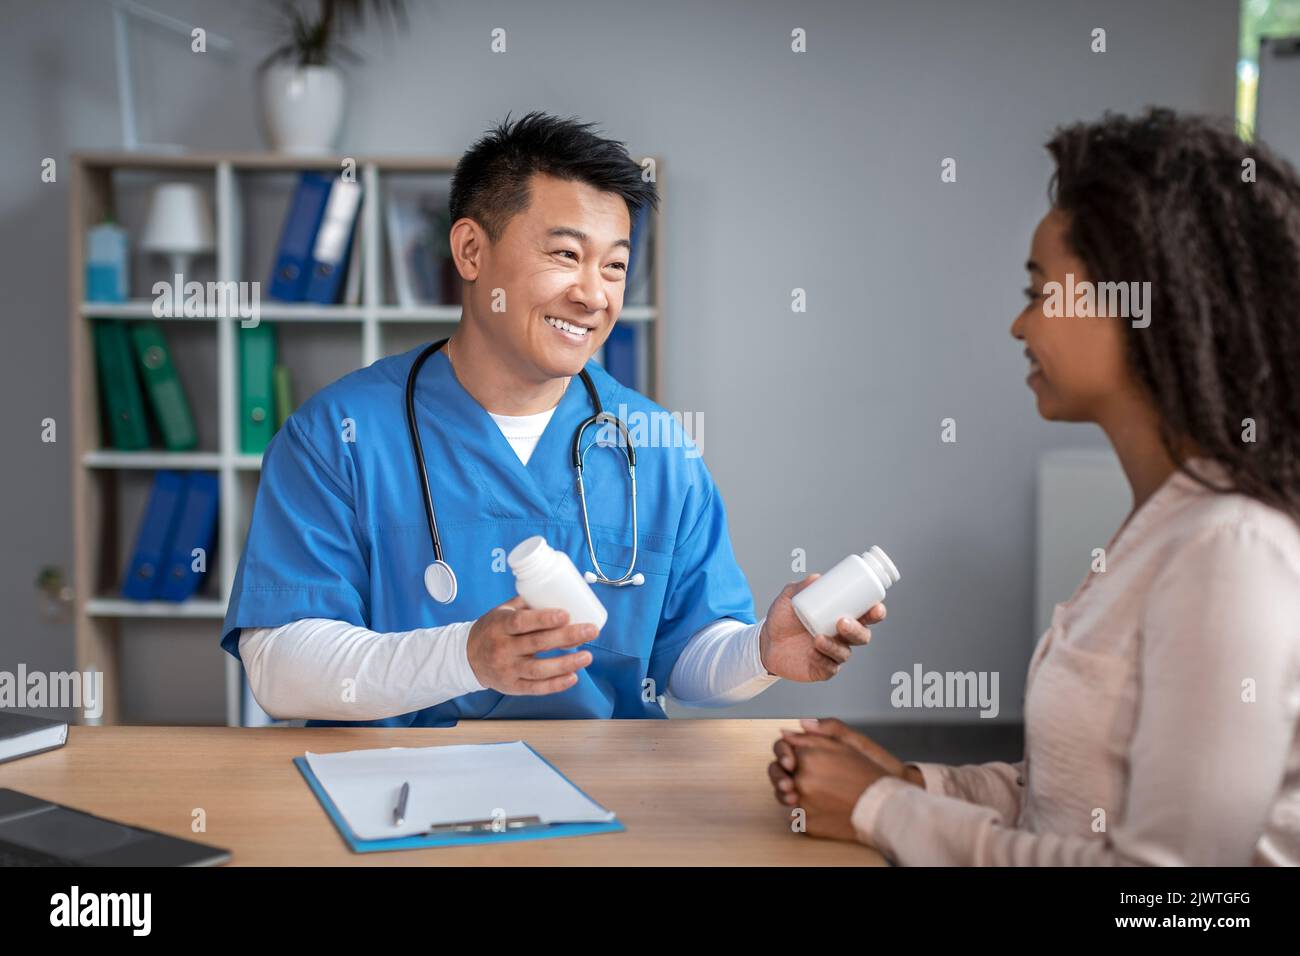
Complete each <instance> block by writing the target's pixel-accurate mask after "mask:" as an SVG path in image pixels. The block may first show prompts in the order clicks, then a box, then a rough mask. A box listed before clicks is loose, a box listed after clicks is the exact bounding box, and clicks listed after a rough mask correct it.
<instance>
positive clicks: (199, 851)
mask: <svg viewBox="0 0 1300 956" xmlns="http://www.w3.org/2000/svg"><path fill="white" fill-rule="evenodd" d="M229 860H230V851H229V850H222V849H220V848H219V847H215V846H207V845H205V844H203V843H193V842H191V841H190V840H181V839H179V838H177V837H173V836H168V835H167V834H165V833H157V832H155V831H153V830H143V829H141V828H139V827H131V826H126V825H125V824H122V823H115V822H113V821H112V820H106V819H104V818H103V817H97V816H95V815H93V814H90V813H82V812H81V811H80V810H73V809H72V808H71V807H65V806H63V805H61V804H58V803H50V802H49V801H48V800H41V799H40V798H38V797H33V796H29V795H28V794H25V793H19V792H18V791H17V790H9V789H6V788H3V787H0V866H217V865H218V864H221V863H226V862H228V861H229Z"/></svg>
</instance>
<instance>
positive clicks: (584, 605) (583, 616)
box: [506, 534, 609, 628]
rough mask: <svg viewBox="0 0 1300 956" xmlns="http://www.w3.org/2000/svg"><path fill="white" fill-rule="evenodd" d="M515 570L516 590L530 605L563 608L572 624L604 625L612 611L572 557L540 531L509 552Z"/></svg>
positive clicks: (508, 559) (508, 558) (507, 561)
mask: <svg viewBox="0 0 1300 956" xmlns="http://www.w3.org/2000/svg"><path fill="white" fill-rule="evenodd" d="M506 563H507V564H508V565H510V570H511V571H513V572H514V573H515V590H517V591H518V592H519V596H520V597H521V598H523V599H524V601H526V602H527V604H528V606H529V607H531V608H551V607H558V608H563V609H564V610H566V611H568V612H569V623H570V624H595V625H596V627H597V628H602V627H604V626H605V620H606V619H607V618H608V617H609V612H608V611H606V610H605V605H603V604H601V603H600V598H598V597H596V592H595V591H593V590H592V589H591V585H590V584H588V583H587V582H586V581H584V580H583V579H582V575H581V574H580V573H579V572H578V569H577V568H576V567H575V566H574V564H573V561H572V559H570V557H569V556H568V555H567V554H565V553H564V552H563V551H556V550H555V549H554V548H552V547H551V546H550V545H549V544H547V543H546V539H545V538H543V537H542V536H541V535H540V534H537V535H533V536H532V537H531V538H525V539H524V540H523V541H520V542H519V543H518V544H517V545H515V547H514V549H513V550H512V551H511V552H510V553H509V554H508V555H506Z"/></svg>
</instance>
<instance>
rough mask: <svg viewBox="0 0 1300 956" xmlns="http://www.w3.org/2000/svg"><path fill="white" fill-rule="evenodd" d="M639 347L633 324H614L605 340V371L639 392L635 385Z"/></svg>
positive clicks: (637, 373)
mask: <svg viewBox="0 0 1300 956" xmlns="http://www.w3.org/2000/svg"><path fill="white" fill-rule="evenodd" d="M639 353H640V345H639V343H638V341H637V326H636V325H635V324H634V323H623V322H616V323H615V324H614V327H613V328H612V329H610V330H609V338H607V339H605V360H604V361H603V362H602V363H601V364H602V365H603V366H604V367H605V371H606V372H608V373H609V374H610V375H612V376H614V378H615V379H616V380H617V381H619V382H622V383H623V384H624V385H626V386H627V387H628V388H630V389H634V390H636V391H640V385H638V384H637V379H638V377H639V371H640V365H641V361H640V354H639Z"/></svg>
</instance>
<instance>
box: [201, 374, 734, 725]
mask: <svg viewBox="0 0 1300 956" xmlns="http://www.w3.org/2000/svg"><path fill="white" fill-rule="evenodd" d="M419 352H420V349H413V350H411V351H410V352H407V353H405V354H403V355H396V356H393V357H390V358H386V359H382V360H380V361H378V362H376V363H375V364H374V365H371V366H370V367H369V368H364V369H361V370H359V371H356V372H353V373H352V374H350V375H348V376H346V377H344V378H342V379H340V380H339V381H337V382H335V383H334V384H333V385H330V386H328V387H327V388H325V389H323V390H322V391H320V392H318V393H317V394H316V395H315V396H313V397H312V398H311V399H310V400H309V401H307V402H306V403H305V404H304V405H303V406H302V407H301V408H300V409H298V411H296V412H295V413H294V414H293V415H292V416H291V417H290V418H289V419H288V421H287V422H285V424H284V427H283V428H281V429H280V431H279V433H278V434H276V436H275V438H274V439H273V440H272V441H271V443H270V445H269V446H268V447H267V450H266V454H265V456H264V457H263V460H262V476H261V483H260V485H259V487H258V491H257V500H256V503H255V505H254V508H253V518H252V525H251V527H250V528H249V532H248V541H247V543H246V545H245V547H244V554H243V557H242V558H241V560H240V563H239V571H238V573H237V575H236V576H235V582H234V587H233V589H232V593H231V599H230V605H229V609H228V611H227V613H226V620H225V624H224V626H223V628H222V638H221V646H222V647H224V648H225V649H226V650H227V651H228V652H229V653H231V654H233V655H234V656H235V657H236V658H238V657H239V630H240V628H244V627H277V626H279V625H282V624H288V623H290V622H292V621H296V620H300V619H303V618H329V619H333V620H340V621H347V622H349V623H350V624H354V625H358V626H361V627H366V628H369V629H371V630H373V631H379V632H393V631H409V630H413V629H415V628H422V627H437V626H440V625H443V624H451V623H455V622H457V621H472V620H475V619H477V618H478V617H480V616H481V615H482V614H484V613H485V612H487V611H489V610H491V609H492V608H493V607H496V606H497V605H498V604H501V603H502V602H504V601H508V600H509V599H510V598H512V597H514V596H515V593H516V592H515V584H514V575H513V574H512V573H511V571H510V569H509V567H508V566H507V565H506V562H505V556H506V555H507V554H508V553H509V552H510V549H511V548H513V547H514V546H515V545H516V544H518V543H519V542H520V541H522V540H524V538H527V537H529V536H530V535H535V534H540V535H544V536H545V537H546V540H547V541H548V542H550V544H551V546H552V547H554V548H556V549H557V550H562V551H564V552H566V553H567V554H568V555H569V557H570V558H572V559H573V562H574V564H575V565H576V566H577V567H578V569H579V570H580V571H587V570H591V559H590V557H589V556H588V554H587V544H586V537H585V535H584V534H583V527H582V513H581V509H580V505H579V500H578V492H577V483H576V481H575V473H574V470H573V462H572V447H573V436H574V432H575V430H576V429H577V427H578V425H579V424H580V423H581V422H582V421H584V420H585V419H587V418H588V417H590V416H591V415H592V414H593V409H592V407H591V399H590V397H589V396H588V394H587V390H586V389H585V388H584V387H583V384H582V381H581V379H580V378H578V377H577V376H574V377H573V378H572V379H571V380H570V382H569V384H568V386H567V388H566V389H565V392H564V395H563V397H562V398H561V399H560V403H559V405H558V406H557V408H556V410H555V413H554V414H553V415H552V416H551V419H550V421H549V422H548V423H547V426H546V431H545V432H544V433H543V434H542V437H541V438H540V439H539V440H538V443H537V446H536V448H535V449H534V450H533V454H532V455H531V457H530V458H529V460H528V464H527V466H525V465H524V464H523V463H522V462H521V461H520V460H519V457H518V455H516V453H515V451H514V449H513V448H511V446H510V444H509V442H508V441H507V440H506V438H505V436H504V435H503V434H502V433H501V430H500V428H499V427H498V426H497V424H496V422H494V421H493V420H492V418H491V417H490V416H489V415H488V413H487V411H485V410H484V408H483V407H482V406H481V405H479V404H478V402H477V401H475V400H474V398H473V397H472V396H471V395H470V394H469V393H468V392H466V391H465V389H464V388H462V387H461V385H460V383H459V382H458V381H457V379H456V376H455V375H454V373H453V372H452V370H451V365H450V363H449V362H448V361H447V356H446V353H445V352H443V351H441V350H440V351H438V352H436V353H435V354H434V355H432V356H431V357H430V358H429V359H428V361H427V362H425V364H424V367H423V368H422V369H421V370H420V375H419V380H418V384H417V386H416V392H415V398H416V417H417V420H418V423H419V427H420V435H421V439H422V441H423V442H424V453H425V464H426V467H427V468H428V472H429V485H430V488H431V489H432V492H433V502H434V507H435V508H436V509H437V516H438V530H439V531H440V532H441V535H442V545H443V554H444V558H445V559H446V560H447V562H448V563H449V564H450V565H451V566H452V568H453V569H454V570H455V572H456V577H457V581H458V590H457V594H456V599H455V600H454V601H452V602H451V603H449V604H439V603H437V602H436V601H434V600H433V599H432V598H431V597H430V596H429V594H428V592H427V591H426V590H425V588H424V569H425V567H426V566H427V565H428V564H429V563H430V562H431V561H432V560H433V546H432V544H431V543H430V541H429V531H428V525H427V523H426V522H425V518H424V506H423V504H422V502H421V495H420V488H419V479H418V476H417V473H416V470H415V462H414V460H413V458H412V455H413V452H412V450H411V445H410V439H409V435H408V432H407V426H406V420H405V418H404V416H403V408H404V402H405V398H404V396H405V385H406V376H407V373H408V372H409V370H410V368H411V365H412V363H413V362H414V361H415V357H416V356H417V355H418V354H419ZM587 372H588V374H589V375H590V376H591V378H592V382H593V384H594V385H595V386H596V391H597V393H598V394H599V395H600V398H601V402H602V403H603V404H604V406H605V410H606V411H609V412H614V413H616V414H618V415H620V417H622V418H624V419H625V420H627V422H628V425H629V427H630V429H631V431H632V433H633V440H634V443H635V444H636V445H637V506H638V521H639V539H638V546H637V560H636V570H638V571H640V572H641V573H643V574H644V575H645V584H643V585H641V586H640V587H637V586H631V585H629V586H627V587H621V588H615V587H611V586H609V585H606V584H595V585H593V586H592V587H593V589H594V590H595V592H596V595H597V597H599V598H600V601H601V603H602V604H604V605H605V607H606V608H607V609H608V611H609V620H608V621H607V622H606V624H605V626H604V628H603V629H602V630H601V632H600V634H599V635H598V636H597V637H596V639H595V640H593V641H590V642H589V643H587V644H585V645H583V647H584V648H585V649H586V650H589V651H590V652H591V654H592V662H591V664H589V665H588V666H587V667H586V668H585V669H584V670H581V671H579V672H578V683H577V684H575V685H574V686H573V687H570V688H569V689H568V690H565V691H562V692H560V693H558V694H550V695H547V696H541V697H530V696H514V695H509V694H501V693H498V692H497V691H494V690H483V691H479V692H477V693H473V694H466V695H464V696H461V697H457V698H455V699H453V700H449V701H446V702H444V703H441V704H438V705H436V706H433V707H426V708H425V709H423V710H418V711H412V712H411V713H407V714H401V715H398V716H396V717H389V718H385V719H383V720H375V721H324V720H313V721H309V723H308V725H309V726H382V727H435V726H449V725H451V724H453V723H455V722H456V721H457V720H459V719H461V718H497V719H502V720H518V719H529V718H538V719H541V718H546V719H554V718H573V717H618V718H627V717H656V718H662V717H663V716H664V713H663V710H662V708H661V707H660V706H659V704H658V702H657V701H656V700H654V697H655V696H656V695H659V694H663V693H665V692H666V691H667V688H668V678H669V676H670V675H671V674H672V670H673V665H674V664H676V662H677V658H678V656H679V655H680V654H681V651H682V648H683V647H684V646H685V644H686V642H687V641H688V640H690V638H691V636H692V635H693V634H695V632H696V631H698V630H699V629H700V628H702V627H704V626H705V625H706V624H709V623H711V622H712V621H716V620H718V619H719V618H724V617H729V618H735V619H736V620H739V621H742V622H744V623H746V624H752V623H753V622H754V607H753V597H752V595H751V594H750V591H749V586H748V584H747V582H746V581H745V576H744V574H743V573H742V572H741V570H740V568H739V566H738V565H737V564H736V558H735V555H734V554H733V553H732V548H731V539H730V537H729V535H728V533H727V518H726V512H725V510H724V508H723V504H722V497H721V495H720V494H719V493H718V490H717V487H716V486H715V485H714V483H713V479H712V476H710V474H709V471H708V469H707V468H706V467H705V465H704V460H703V459H702V458H701V457H699V453H698V449H697V448H696V446H694V445H693V444H692V443H691V441H690V439H689V438H688V437H687V436H686V435H685V432H684V430H683V429H682V427H681V424H680V422H679V421H677V420H674V419H672V418H671V417H669V416H668V413H667V412H665V411H664V409H662V408H661V407H660V406H658V405H656V404H655V403H654V402H652V401H650V400H649V399H648V398H646V397H644V396H643V395H640V394H638V393H637V392H635V391H633V390H631V389H629V388H627V387H625V386H624V385H622V384H620V383H619V382H617V381H615V380H614V379H613V378H611V377H610V376H609V375H608V374H607V373H606V372H605V370H604V369H602V368H601V367H600V366H599V365H597V364H596V363H595V362H589V363H588V364H587ZM642 416H644V417H642ZM638 426H639V427H638ZM598 433H599V429H597V428H596V427H595V426H593V427H591V428H589V429H587V432H586V434H585V435H584V446H585V445H586V444H588V443H589V442H591V441H592V440H594V439H595V438H596V437H597V435H598ZM349 439H350V440H349ZM583 480H584V484H585V485H586V489H587V508H588V513H589V515H590V521H591V532H592V538H593V540H594V542H595V547H596V556H597V557H598V558H599V559H600V564H601V567H602V568H603V569H604V571H605V573H606V574H607V575H608V576H609V577H611V578H617V577H619V576H620V575H621V574H622V573H623V572H624V571H626V570H627V564H628V560H629V558H630V557H631V535H632V519H631V501H630V496H629V488H628V478H627V463H626V460H625V459H624V457H623V453H622V452H621V451H620V450H618V449H617V448H609V447H599V446H598V447H595V448H592V449H591V450H590V451H589V452H588V454H587V457H586V466H585V470H584V473H583ZM647 678H648V679H650V680H652V681H653V682H654V683H653V685H646V684H645V681H646V679H647ZM647 687H650V688H652V690H651V691H650V692H647V691H646V689H645V688H647ZM646 697H650V698H651V699H650V700H646V699H645V698H646Z"/></svg>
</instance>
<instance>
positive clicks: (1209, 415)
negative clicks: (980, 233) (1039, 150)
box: [1047, 109, 1300, 522]
mask: <svg viewBox="0 0 1300 956" xmlns="http://www.w3.org/2000/svg"><path fill="white" fill-rule="evenodd" d="M1047 150H1048V152H1049V153H1051V155H1052V158H1053V159H1054V160H1055V161H1056V171H1055V174H1054V175H1053V177H1052V181H1051V185H1050V186H1049V189H1048V195H1049V198H1050V199H1051V201H1052V202H1053V204H1054V205H1055V206H1056V207H1057V208H1058V209H1060V210H1062V211H1063V212H1065V213H1066V214H1067V216H1068V220H1069V225H1068V227H1067V229H1068V233H1067V237H1068V241H1069V243H1070V245H1071V247H1072V249H1073V251H1074V252H1075V253H1076V254H1077V255H1078V256H1079V258H1080V259H1081V260H1082V261H1083V262H1084V264H1085V265H1086V266H1087V268H1088V272H1089V273H1090V275H1089V278H1090V279H1092V280H1093V281H1094V282H1107V281H1111V282H1128V281H1149V282H1150V283H1151V285H1150V290H1151V295H1150V298H1149V300H1148V309H1149V310H1150V311H1149V312H1148V319H1149V322H1150V325H1149V326H1147V327H1145V328H1135V327H1133V325H1132V323H1131V322H1128V321H1125V322H1124V323H1123V327H1124V330H1125V351H1126V356H1127V362H1128V365H1129V367H1130V369H1131V370H1132V372H1133V374H1134V375H1135V377H1136V379H1137V381H1138V382H1139V383H1140V384H1141V385H1142V386H1143V387H1144V388H1145V390H1146V392H1147V393H1148V394H1149V395H1150V397H1151V399H1152V401H1153V402H1154V405H1155V408H1156V410H1157V412H1158V413H1159V419H1160V439H1161V443H1162V444H1163V445H1164V448H1165V451H1166V452H1167V453H1168V454H1169V456H1170V457H1171V458H1172V459H1173V460H1174V461H1175V462H1176V463H1178V466H1179V469H1180V470H1181V471H1183V472H1185V473H1186V474H1188V475H1189V476H1190V477H1192V478H1193V479H1195V480H1196V481H1198V482H1200V484H1202V485H1203V486H1205V487H1208V488H1211V489H1212V490H1215V491H1222V492H1227V491H1236V492H1240V493H1242V494H1246V495H1249V496H1251V497H1253V498H1255V499H1257V500H1259V501H1262V502H1264V503H1265V504H1269V505H1272V506H1274V507H1276V508H1279V509H1280V510H1282V511H1284V512H1286V513H1288V514H1290V515H1291V517H1292V518H1294V519H1295V520H1296V521H1298V522H1300V177H1298V176H1297V174H1296V170H1295V169H1294V167H1292V166H1291V165H1289V164H1288V163H1287V162H1285V161H1284V160H1282V159H1281V158H1279V157H1278V156H1277V155H1275V154H1274V153H1272V152H1271V151H1269V150H1268V149H1267V148H1265V147H1264V146H1263V145H1262V144H1260V143H1257V142H1256V143H1247V142H1245V141H1243V140H1242V139H1241V138H1240V137H1239V136H1238V135H1237V134H1236V132H1235V131H1234V130H1233V129H1232V128H1231V127H1230V126H1229V125H1227V124H1226V123H1220V122H1217V121H1214V120H1210V119H1206V118H1204V117H1197V116H1186V115H1180V114H1176V113H1174V112H1173V111H1171V110H1167V109H1151V110H1149V111H1148V112H1146V113H1145V114H1143V115H1141V116H1138V117H1134V118H1130V117H1125V116H1118V115H1115V114H1111V113H1108V114H1106V115H1105V116H1104V117H1103V118H1102V119H1101V120H1100V121H1098V122H1093V123H1078V124H1075V125H1072V126H1065V127H1062V128H1060V129H1058V130H1056V131H1055V133H1054V134H1053V136H1052V139H1051V140H1050V141H1049V142H1048V143H1047ZM1246 160H1251V161H1253V162H1246ZM1252 168H1253V172H1254V176H1253V178H1252V177H1251V176H1249V175H1247V173H1249V172H1250V171H1251V169H1252ZM1247 419H1249V420H1252V421H1253V422H1254V423H1255V434H1254V440H1253V441H1247V440H1245V433H1246V428H1247V423H1246V420H1247ZM1189 441H1190V442H1191V443H1193V444H1194V445H1195V446H1196V448H1197V449H1198V450H1199V453H1201V454H1204V455H1205V456H1206V457H1208V458H1211V459H1213V460H1215V461H1217V462H1218V463H1220V464H1221V465H1223V466H1225V468H1226V472H1227V475H1226V478H1227V482H1228V485H1227V486H1226V487H1220V486H1218V485H1216V484H1214V483H1213V482H1211V481H1210V480H1208V478H1207V477H1206V476H1202V475H1199V474H1196V473H1195V470H1194V468H1188V467H1187V466H1186V462H1185V460H1184V455H1182V454H1180V453H1179V451H1177V449H1183V448H1185V447H1186V443H1187V442H1189Z"/></svg>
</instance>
